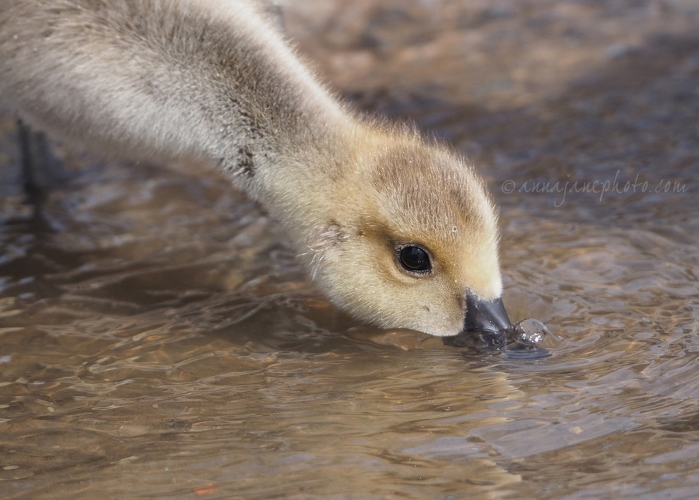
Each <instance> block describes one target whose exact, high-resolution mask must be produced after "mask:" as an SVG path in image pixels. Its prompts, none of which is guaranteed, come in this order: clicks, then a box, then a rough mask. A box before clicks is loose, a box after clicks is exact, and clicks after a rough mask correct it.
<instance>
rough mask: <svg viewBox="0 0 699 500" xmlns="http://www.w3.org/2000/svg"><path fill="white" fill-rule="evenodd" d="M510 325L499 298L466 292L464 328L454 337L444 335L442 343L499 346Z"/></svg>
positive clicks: (503, 343) (481, 346) (503, 340)
mask: <svg viewBox="0 0 699 500" xmlns="http://www.w3.org/2000/svg"><path fill="white" fill-rule="evenodd" d="M511 326H512V322H511V321H510V318H508V317H507V311H505V306H504V305H503V303H502V299H501V298H497V299H493V300H483V299H480V298H478V297H477V296H476V295H475V294H473V293H471V291H470V290H469V291H467V292H466V318H465V319H464V329H463V331H462V332H461V333H459V334H458V335H456V336H454V337H444V339H443V340H444V343H445V344H447V345H452V346H459V347H465V346H470V347H479V348H483V347H485V348H499V347H502V346H504V345H505V342H506V340H507V338H506V337H507V329H508V328H510V327H511Z"/></svg>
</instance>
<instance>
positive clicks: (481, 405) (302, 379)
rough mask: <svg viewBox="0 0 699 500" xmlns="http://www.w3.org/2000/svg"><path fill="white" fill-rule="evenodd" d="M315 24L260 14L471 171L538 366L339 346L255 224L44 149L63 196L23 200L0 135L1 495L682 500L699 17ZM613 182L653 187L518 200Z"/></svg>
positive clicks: (433, 7)
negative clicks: (540, 324) (277, 21)
mask: <svg viewBox="0 0 699 500" xmlns="http://www.w3.org/2000/svg"><path fill="white" fill-rule="evenodd" d="M321 4H322V8H320V7H319V4H317V2H299V3H297V2H292V3H291V4H290V5H289V7H288V17H287V19H288V25H289V30H290V32H291V34H292V35H293V36H295V37H296V38H297V39H298V40H299V43H300V45H301V47H302V48H303V49H304V50H308V51H311V52H314V58H315V59H316V60H318V61H319V62H318V64H319V65H320V69H321V70H322V71H323V72H324V73H325V74H327V75H328V78H330V79H333V80H335V82H336V84H337V85H339V86H340V87H341V88H344V89H346V90H347V91H348V92H350V93H351V94H352V95H353V96H354V98H355V99H356V100H357V101H358V103H359V104H360V105H361V106H364V107H366V108H367V109H372V110H374V109H378V110H381V111H382V112H385V113H388V114H393V115H409V116H411V117H412V118H413V119H415V120H416V121H417V122H418V123H419V124H420V125H421V126H422V127H424V128H427V129H430V130H433V131H434V133H436V134H437V135H440V136H443V137H446V138H448V139H449V140H450V141H452V142H453V143H454V144H455V145H456V146H457V147H459V148H461V149H462V150H463V151H465V152H466V153H468V154H469V155H470V156H471V157H472V159H473V160H474V161H475V162H476V163H477V164H478V165H480V166H481V171H482V172H483V173H484V174H485V175H486V176H488V177H489V180H490V181H491V188H492V190H493V193H494V196H495V197H496V199H497V201H498V202H499V203H500V205H501V207H502V208H501V222H502V227H503V241H502V264H503V269H504V275H505V279H506V283H505V286H506V291H505V302H506V303H507V304H508V311H509V314H510V316H511V318H512V320H513V321H519V320H521V319H523V318H525V317H536V318H539V319H541V320H543V321H544V322H545V323H546V325H547V326H548V327H549V328H550V329H551V330H552V331H553V332H554V333H555V334H556V335H557V337H558V338H559V342H558V343H557V345H554V346H545V347H547V348H548V349H549V353H550V356H548V357H540V358H536V359H532V358H530V357H525V358H518V357H517V356H512V355H509V356H508V355H503V354H502V353H497V352H496V353H491V354H487V355H479V356H474V355H472V354H470V353H469V352H467V351H465V350H464V349H459V348H453V347H446V346H444V345H443V344H442V342H441V340H439V339H435V338H431V337H427V336H424V335H420V334H417V333H415V332H408V331H388V332H386V331H377V330H373V329H369V328H366V327H363V326H362V325H359V324H357V323H356V322H354V321H353V320H351V319H349V318H347V317H346V316H344V315H343V314H342V313H340V312H338V311H336V310H335V309H334V308H333V307H332V306H330V305H329V304H328V303H327V302H326V301H325V300H324V299H323V298H322V297H321V296H320V295H319V294H318V292H317V291H316V290H315V289H314V288H313V286H312V285H310V284H309V283H308V282H307V281H306V280H305V278H304V277H303V274H302V273H301V271H300V270H299V269H298V267H297V266H296V264H295V263H294V258H293V255H291V253H290V252H289V250H288V249H287V248H286V247H285V246H284V245H283V241H284V235H283V234H281V233H280V232H279V231H278V229H277V228H276V227H275V225H274V223H273V221H270V220H269V219H268V218H267V217H266V216H265V215H264V214H263V213H261V211H260V210H259V208H257V207H256V206H255V205H254V204H253V203H251V202H249V201H246V200H245V199H243V198H242V197H241V196H240V195H238V194H236V193H235V192H233V191H232V190H231V189H230V187H229V186H228V185H227V184H226V182H225V181H223V180H222V179H220V178H218V177H216V175H214V174H213V173H212V172H210V171H209V170H207V169H204V168H200V167H199V166H192V165H191V164H190V163H187V162H183V163H182V164H176V165H168V166H167V168H165V167H162V166H157V165H138V166H134V165H121V164H105V163H103V162H95V161H92V160H89V159H81V158H74V157H70V156H68V157H67V159H66V163H67V164H68V166H69V167H72V168H74V169H75V171H76V176H75V177H74V179H73V180H72V181H71V182H70V183H68V184H67V185H65V186H64V187H62V188H60V189H58V190H56V191H55V192H53V193H52V194H51V195H50V197H49V198H48V199H47V200H45V202H44V203H43V204H42V205H40V206H38V207H36V206H33V205H31V204H28V203H26V202H25V201H24V200H23V197H22V194H21V191H20V189H19V187H20V186H19V180H18V176H17V172H16V165H17V157H16V153H15V149H16V147H15V143H14V141H15V132H14V128H13V126H12V123H11V120H5V121H2V122H1V124H0V128H1V130H0V163H1V166H2V168H0V341H1V344H0V345H1V346H2V347H1V348H0V493H1V494H2V496H3V497H9V498H34V497H40V496H42V495H43V496H48V495H53V496H57V495H60V496H68V495H73V496H74V495H78V496H81V497H94V496H95V495H97V494H102V495H105V494H106V495H108V496H115V495H118V494H122V495H123V496H126V497H131V496H135V495H143V496H150V497H158V496H173V495H178V496H182V497H205V496H207V495H210V496H213V497H215V496H222V497H226V496H231V495H234V494H238V495H245V496H252V497H268V496H274V495H276V496H282V495H284V496H290V495H294V494H296V495H300V496H304V495H324V494H327V495H331V494H342V493H354V494H359V495H361V494H369V495H373V496H386V497H388V496H396V495H403V496H409V497H424V496H425V495H426V494H431V495H440V496H449V495H454V496H466V495H473V496H476V497H484V498H488V497H490V496H492V497H502V496H507V495H508V494H516V495H525V496H531V497H537V498H552V497H566V496H568V495H573V494H576V493H578V494H583V495H587V496H591V497H605V496H606V497H609V496H613V495H616V496H618V495H624V496H627V497H634V498H636V497H647V498H650V497H657V496H668V497H691V496H692V494H693V493H696V491H697V489H698V488H699V460H698V459H697V457H698V456H699V445H698V444H697V443H698V442H699V439H698V438H699V406H698V405H697V400H698V399H699V375H697V374H698V373H699V372H698V371H697V361H698V360H697V358H698V357H699V354H697V353H698V352H699V336H698V335H697V329H698V327H699V325H698V321H699V313H697V307H698V304H697V299H696V297H697V296H698V295H699V284H698V280H699V257H698V256H697V245H698V244H699V237H698V236H697V234H699V218H697V215H696V213H697V209H699V201H697V200H698V199H699V198H698V197H697V191H698V189H699V188H698V186H699V139H697V138H698V137H699V134H698V133H699V130H698V129H697V125H696V123H697V116H699V95H697V93H696V89H697V88H699V58H697V55H696V54H697V53H699V52H698V51H697V49H699V40H697V39H696V38H695V35H693V33H696V32H697V31H696V28H697V27H698V26H699V17H698V16H699V11H697V10H696V8H694V7H692V3H691V2H681V1H677V2H671V3H663V4H661V3H659V2H652V1H647V2H636V3H634V4H633V5H631V4H629V5H626V4H623V5H622V3H617V2H615V3H613V4H614V6H611V5H612V3H609V4H607V3H604V2H599V3H597V2H567V3H560V2H559V3H556V6H555V8H554V7H552V5H550V4H551V2H546V1H544V0H540V1H532V2H526V8H525V7H522V5H524V4H525V3H523V2H506V1H500V2H487V5H486V3H483V5H480V2H472V3H469V5H468V6H457V5H458V4H456V3H449V2H407V3H406V2H401V3H400V4H397V3H396V2H393V3H391V2H386V3H384V4H382V5H383V6H382V7H380V8H379V7H377V6H376V5H375V4H374V2H371V1H369V0H366V1H359V2H344V3H343V2H340V3H338V4H337V5H336V4H334V3H322V2H321ZM340 4H342V5H340ZM331 5H332V7H331ZM309 9H310V10H309ZM421 9H422V10H424V9H428V11H429V14H430V15H429V16H422V15H421V14H420V13H421V12H422V10H421ZM440 9H441V10H440ZM311 14H313V15H311ZM416 19H417V20H419V21H420V22H419V23H418V24H420V25H421V28H420V29H419V30H412V31H410V30H408V29H407V28H405V27H406V26H407V27H410V26H414V25H415V23H417V21H416ZM411 23H413V24H411ZM304 29H305V30H306V31H305V32H304ZM304 33H306V34H305V35H304ZM304 37H306V38H304ZM314 37H316V38H315V39H314ZM317 40H324V41H327V42H328V43H327V44H319V43H318V42H317ZM323 46H325V47H329V48H326V49H325V50H327V52H321V50H323V49H321V48H319V47H323ZM466 49H468V50H466ZM523 61H524V62H523ZM557 61H558V62H560V64H557ZM425 68H430V69H429V71H426V70H425ZM473 68H478V70H477V71H475V72H474V71H473ZM394 75H401V78H400V81H398V79H397V78H396V80H394ZM426 75H427V76H429V77H430V78H432V77H434V81H435V82H436V83H435V84H434V85H433V86H430V85H428V84H427V83H428V82H426V81H425V78H426ZM498 82H499V83H498ZM389 89H390V90H389ZM64 156H65V155H64ZM78 167H79V168H78ZM615 176H617V179H618V180H619V181H623V183H626V182H627V181H631V182H634V181H635V180H636V179H638V180H639V181H641V186H642V183H643V182H648V184H649V186H652V187H653V189H651V190H650V191H646V192H642V191H641V190H640V189H639V188H637V189H636V191H635V192H633V191H626V192H609V193H606V194H605V195H604V196H603V197H602V201H599V200H600V195H599V193H588V192H578V193H575V192H571V193H568V194H567V195H566V198H565V200H564V202H563V203H559V202H558V201H560V193H558V192H552V191H550V190H549V191H548V192H547V191H546V190H545V189H543V188H542V189H539V190H538V191H537V190H536V189H533V188H531V186H534V185H535V184H536V183H546V182H548V183H550V184H553V183H555V182H562V183H565V182H575V181H580V182H583V181H590V182H593V181H595V180H598V181H600V182H604V181H605V180H613V179H614V178H615ZM661 180H671V181H673V182H675V181H676V182H679V183H680V184H681V185H684V186H685V187H686V190H685V191H668V192H665V191H663V190H662V189H661V190H660V191H655V187H656V186H658V184H659V183H660V181H661ZM506 181H512V182H513V183H514V184H513V185H514V186H515V188H514V189H513V190H512V192H506V191H509V189H505V182H506ZM623 183H622V186H623ZM540 185H543V184H540ZM660 185H661V187H662V186H664V185H665V184H660ZM508 186H509V185H508ZM522 186H529V187H526V188H522ZM557 199H558V201H557ZM579 492H584V493H579Z"/></svg>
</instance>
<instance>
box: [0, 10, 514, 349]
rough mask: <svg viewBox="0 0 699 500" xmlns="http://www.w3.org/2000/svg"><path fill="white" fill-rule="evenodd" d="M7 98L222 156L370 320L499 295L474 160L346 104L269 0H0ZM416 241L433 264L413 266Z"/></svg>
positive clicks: (97, 141) (417, 316)
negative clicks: (283, 27) (304, 56)
mask: <svg viewBox="0 0 699 500" xmlns="http://www.w3.org/2000/svg"><path fill="white" fill-rule="evenodd" d="M0 101H1V102H2V103H3V105H5V106H8V107H10V108H11V109H12V110H13V111H15V112H16V113H17V114H18V115H19V116H20V117H21V119H22V120H24V121H26V122H28V123H29V124H31V125H32V126H33V127H35V128H38V129H40V130H45V131H47V132H48V133H49V134H50V135H51V136H54V137H58V138H60V139H63V140H65V141H69V142H72V143H77V144H83V145H86V146H88V147H91V148H95V149H98V150H102V151H110V152H112V153H113V154H115V155H122V156H134V155H136V156H139V157H151V156H159V157H162V156H170V157H173V156H180V155H190V156H192V155H193V156H197V157H202V158H205V159H207V160H209V161H210V162H212V163H213V164H214V165H216V166H217V167H218V168H220V169H221V170H222V171H223V172H224V173H225V174H226V175H227V176H228V178H230V180H231V181H232V182H233V183H234V184H235V185H236V186H238V187H239V188H240V189H242V190H244V191H245V192H247V193H248V194H249V195H250V196H251V197H253V198H255V199H257V200H259V201H260V202H262V203H263V204H264V205H265V206H266V207H267V208H268V209H269V210H270V212H271V213H272V215H273V216H274V217H276V218H277V219H278V220H279V221H281V223H282V224H283V225H284V226H285V228H286V230H287V232H288V234H289V237H290V243H291V245H292V246H293V247H294V248H295V249H296V251H297V253H298V254H299V258H300V260H301V261H302V262H303V264H304V265H305V266H306V268H307V269H308V271H309V273H310V275H311V277H312V278H313V279H314V281H315V282H316V283H317V284H318V286H319V287H320V288H321V289H322V290H323V291H324V292H325V293H326V294H327V295H328V296H329V298H330V299H331V300H333V301H334V302H335V303H336V304H337V305H339V306H340V307H342V308H344V309H346V310H348V311H349V312H350V313H353V314H354V315H356V316H357V317H359V318H360V319H362V320H365V321H368V322H371V323H374V324H376V325H378V326H382V327H391V328H411V329H415V330H420V331H423V332H426V333H429V334H432V335H438V336H451V335H456V334H459V333H460V332H462V331H463V330H464V328H465V325H466V324H467V323H468V322H467V321H465V318H466V317H467V315H468V314H469V311H468V310H467V309H468V308H467V302H468V301H467V297H471V298H473V297H476V298H477V299H478V300H481V301H486V302H487V301H492V300H494V299H497V298H499V297H500V295H501V293H502V285H501V277H500V269H499V264H498V230H497V218H496V212H495V209H494V207H493V204H492V202H491V201H490V199H489V197H488V195H487V193H486V190H485V188H484V185H483V182H482V181H481V180H480V178H479V177H478V176H477V175H476V173H475V172H474V171H473V168H472V167H471V166H470V165H468V164H466V163H465V161H464V160H463V159H462V158H460V157H459V156H457V155H455V154H453V153H452V152H451V151H449V150H448V149H447V148H446V147H444V146H441V145H439V144H435V143H432V142H427V141H425V140H423V139H422V138H421V137H420V136H419V135H418V134H416V133H415V132H414V131H412V130H410V129H408V128H406V127H397V126H391V125H388V124H385V123H382V122H380V121H376V120H370V119H366V118H363V117H361V116H359V115H357V114H356V113H354V112H353V111H351V110H350V109H348V108H347V106H345V105H343V104H342V103H340V102H339V101H338V100H337V99H336V98H334V97H333V96H332V95H331V94H330V93H329V92H328V91H327V90H326V89H325V88H324V87H323V86H322V85H321V84H319V83H318V81H317V79H316V78H315V77H314V76H313V75H312V74H311V72H310V71H309V70H308V69H307V68H306V66H305V65H304V64H303V63H302V62H300V60H299V58H298V56H297V55H296V54H295V53H294V51H293V50H292V49H291V48H290V46H289V44H288V43H286V42H285V40H284V38H283V36H282V34H281V33H280V32H279V30H278V24H277V22H276V21H275V20H274V19H272V18H270V16H269V14H268V13H267V11H266V10H265V9H264V8H263V4H262V3H261V2H256V1H241V0H206V1H204V0H131V1H127V0H23V1H21V2H18V1H16V0H0ZM409 246H417V247H419V248H420V249H424V251H425V253H426V254H427V255H428V257H429V269H428V270H427V272H424V270H420V272H416V271H415V270H414V269H410V268H406V266H405V265H404V264H405V263H404V262H402V260H401V250H402V249H404V248H406V247H409Z"/></svg>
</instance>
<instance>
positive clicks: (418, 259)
mask: <svg viewBox="0 0 699 500" xmlns="http://www.w3.org/2000/svg"><path fill="white" fill-rule="evenodd" d="M398 260H399V261H400V265H401V266H403V269H405V270H406V271H409V272H411V273H415V274H428V273H429V272H430V271H432V263H431V262H430V256H429V255H428V254H427V251H426V250H425V249H423V248H420V247H418V246H414V245H408V246H404V247H403V248H401V249H400V250H399V251H398Z"/></svg>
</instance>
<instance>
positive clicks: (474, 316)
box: [308, 134, 510, 336]
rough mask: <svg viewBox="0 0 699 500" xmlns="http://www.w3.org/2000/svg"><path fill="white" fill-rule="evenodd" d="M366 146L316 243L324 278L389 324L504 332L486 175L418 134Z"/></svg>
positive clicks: (317, 267)
mask: <svg viewBox="0 0 699 500" xmlns="http://www.w3.org/2000/svg"><path fill="white" fill-rule="evenodd" d="M364 146H365V147H362V146H361V145H360V147H359V152H358V153H357V156H356V160H355V164H354V165H352V166H351V168H345V169H343V170H344V172H343V175H342V176H341V177H340V178H339V179H336V180H335V181H334V182H333V186H332V187H331V188H329V189H333V190H334V191H335V194H334V195H333V196H331V198H332V199H331V203H330V204H329V205H327V206H326V208H325V212H326V213H327V214H328V215H327V218H326V219H325V220H324V221H323V222H321V223H320V224H319V225H318V226H316V228H317V230H316V231H315V232H314V233H313V235H312V237H311V241H310V242H309V244H308V246H309V247H310V248H311V252H310V255H311V258H310V259H309V262H308V263H309V266H310V267H311V274H312V275H313V276H314V279H315V281H316V282H317V283H318V284H319V286H320V287H321V288H322V289H323V290H324V291H325V292H326V293H327V294H328V296H329V297H330V298H331V299H332V300H333V301H334V302H335V303H336V304H338V305H339V306H341V307H342V308H344V309H346V310H348V311H349V312H350V313H352V314H354V315H355V316H357V317H359V318H362V319H364V320H366V321H368V322H371V323H373V324H375V325H378V326H381V327H384V328H409V329H413V330H418V331H422V332H425V333H428V334H431V335H436V336H452V335H457V334H460V333H462V332H465V331H470V330H475V331H479V332H481V333H482V332H486V333H487V334H492V335H497V334H498V332H501V331H503V330H504V328H506V327H507V326H509V325H510V322H509V319H507V314H506V313H505V309H504V307H503V306H502V301H501V300H500V297H501V294H502V280H501V276H500V267H499V263H498V239H499V237H498V228H497V214H496V210H495V207H494V206H493V203H492V201H491V200H490V197H489V196H488V194H487V192H486V189H485V186H484V184H483V182H482V180H481V179H480V178H479V177H478V176H477V175H476V174H475V172H474V171H473V169H472V168H471V167H470V166H468V165H467V164H466V163H465V162H464V161H463V160H462V159H461V158H459V157H458V156H456V155H454V154H452V153H451V152H449V151H448V150H446V148H443V147H441V146H437V145H427V144H425V143H424V142H423V141H422V140H420V139H418V138H417V137H415V136H407V134H406V135H404V136H403V137H402V138H401V139H400V140H395V139H392V140H385V141H381V142H379V143H378V144H377V142H376V141H371V143H370V144H366V145H364Z"/></svg>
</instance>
